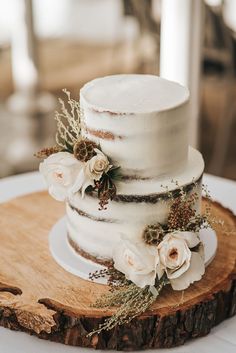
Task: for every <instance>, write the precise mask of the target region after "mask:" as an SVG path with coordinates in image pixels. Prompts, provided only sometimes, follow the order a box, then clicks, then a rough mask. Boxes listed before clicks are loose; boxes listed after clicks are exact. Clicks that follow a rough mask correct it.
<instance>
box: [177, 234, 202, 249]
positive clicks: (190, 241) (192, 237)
mask: <svg viewBox="0 0 236 353" xmlns="http://www.w3.org/2000/svg"><path fill="white" fill-rule="evenodd" d="M175 236H176V237H178V238H180V239H181V238H182V239H184V240H185V241H186V243H187V245H188V247H189V248H190V249H191V248H194V247H195V246H197V245H198V244H199V243H200V239H199V233H198V232H176V233H175Z"/></svg>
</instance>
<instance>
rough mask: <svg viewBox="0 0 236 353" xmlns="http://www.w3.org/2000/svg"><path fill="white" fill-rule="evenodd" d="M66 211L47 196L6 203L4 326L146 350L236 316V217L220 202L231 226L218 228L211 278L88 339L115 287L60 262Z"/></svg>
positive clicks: (1, 243)
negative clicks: (51, 236) (58, 234)
mask: <svg viewBox="0 0 236 353" xmlns="http://www.w3.org/2000/svg"><path fill="white" fill-rule="evenodd" d="M203 207H204V202H203ZM64 212H65V210H64V206H63V204H61V203H57V202H56V201H54V200H53V199H52V198H51V197H50V196H48V194H47V192H38V193H33V194H29V195H26V196H22V197H19V198H16V199H14V200H11V201H9V202H7V203H5V204H2V205H1V206H0V325H1V326H4V327H7V328H10V329H13V330H19V331H24V332H27V333H29V334H32V335H36V336H38V337H39V338H43V339H48V340H51V341H55V342H61V343H64V344H68V345H72V346H82V347H93V348H96V349H114V350H138V349H150V348H160V347H173V346H177V345H181V344H183V343H184V342H185V341H186V340H188V339H191V338H194V337H199V336H204V335H206V334H208V333H209V332H210V330H211V328H212V327H213V326H215V325H217V324H219V323H220V322H221V321H223V320H224V319H226V318H228V317H231V316H233V315H234V314H235V313H236V266H235V261H236V234H235V232H234V231H232V230H233V229H235V228H236V217H235V216H234V215H233V214H232V212H231V211H230V210H228V209H225V208H223V207H222V206H221V205H220V204H219V203H216V202H214V203H213V205H212V213H213V216H215V217H216V218H217V219H221V220H223V221H224V223H225V224H224V226H223V227H222V226H220V225H216V227H215V230H216V232H217V237H218V250H217V254H216V257H215V259H214V260H213V262H212V263H211V264H210V265H209V266H208V267H207V269H206V274H205V276H204V277H203V279H202V280H201V281H199V282H196V283H194V284H193V285H191V286H190V287H189V288H188V289H187V290H186V291H184V293H182V292H177V291H173V290H172V289H171V288H168V287H166V288H164V290H163V292H162V293H161V295H160V297H158V299H157V301H156V302H155V303H154V305H153V306H152V307H151V309H150V310H149V311H147V312H146V313H145V314H143V315H142V316H140V317H138V318H136V319H134V320H133V321H132V322H131V323H130V324H127V325H124V326H119V327H117V328H115V329H113V330H112V331H108V332H102V333H101V334H100V335H94V336H93V337H91V338H88V337H87V333H89V332H91V331H92V330H93V329H94V328H97V327H98V325H99V323H102V322H103V321H104V319H105V318H106V317H108V316H109V315H111V314H112V312H113V310H112V309H109V310H105V309H95V308H92V307H91V304H93V303H94V302H95V301H96V299H97V298H99V297H100V296H101V295H102V294H104V293H106V292H107V291H108V287H107V286H104V285H100V284H96V283H91V282H89V281H85V280H83V279H80V278H78V277H76V276H74V275H72V274H70V273H68V272H66V271H65V270H63V269H62V268H61V267H60V266H59V265H58V264H57V263H56V262H55V261H54V260H53V258H52V256H51V254H50V252H49V248H48V233H49V231H50V229H51V227H52V226H53V225H54V224H55V223H56V221H57V220H58V219H59V218H61V217H62V216H63V214H64ZM224 229H230V232H228V233H225V231H224Z"/></svg>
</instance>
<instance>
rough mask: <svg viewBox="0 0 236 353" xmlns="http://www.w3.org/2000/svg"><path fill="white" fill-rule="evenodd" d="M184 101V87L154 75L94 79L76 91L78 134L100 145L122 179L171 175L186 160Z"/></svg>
mask: <svg viewBox="0 0 236 353" xmlns="http://www.w3.org/2000/svg"><path fill="white" fill-rule="evenodd" d="M188 97H189V92H188V90H187V89H186V88H184V87H182V86H180V85H179V84H177V83H173V82H170V81H167V80H164V79H161V78H160V77H157V76H152V75H115V76H107V77H104V78H100V79H96V80H93V81H91V82H89V83H88V84H86V85H85V86H84V87H83V88H82V89H81V91H80V102H81V107H82V110H83V113H84V123H85V127H84V128H83V129H82V134H83V136H85V137H87V138H88V139H90V140H93V141H95V142H97V143H98V144H100V146H101V149H102V151H103V152H104V153H105V154H106V155H107V156H108V157H109V158H110V159H111V160H112V162H113V163H114V164H116V165H119V166H120V167H121V173H122V174H124V175H131V176H137V177H141V178H152V177H158V176H162V175H164V174H168V173H171V172H175V171H177V170H179V169H181V168H183V167H184V166H185V164H186V161H187V150H188V104H187V101H188ZM94 131H95V132H96V131H102V132H105V133H108V134H110V135H112V134H113V135H114V139H111V138H110V139H106V138H101V137H97V136H95V135H94Z"/></svg>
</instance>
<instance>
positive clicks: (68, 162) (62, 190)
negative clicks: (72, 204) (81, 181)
mask: <svg viewBox="0 0 236 353" xmlns="http://www.w3.org/2000/svg"><path fill="white" fill-rule="evenodd" d="M81 168H82V163H81V162H79V161H78V160H77V159H76V158H75V157H74V156H73V155H72V154H71V153H68V152H58V153H55V154H52V155H51V156H49V157H48V158H46V159H45V160H44V161H43V162H42V163H40V165H39V171H40V173H41V174H42V175H43V176H44V178H45V180H46V183H47V185H48V189H49V194H50V195H51V196H52V197H53V198H54V199H56V200H58V201H65V200H66V199H67V197H68V194H69V191H70V189H71V187H72V186H73V184H74V182H75V180H76V177H77V175H78V173H79V171H80V170H81Z"/></svg>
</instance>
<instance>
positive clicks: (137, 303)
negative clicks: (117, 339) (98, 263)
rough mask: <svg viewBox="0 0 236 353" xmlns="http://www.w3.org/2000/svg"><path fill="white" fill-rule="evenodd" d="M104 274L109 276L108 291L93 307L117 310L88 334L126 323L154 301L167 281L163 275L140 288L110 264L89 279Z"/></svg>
mask: <svg viewBox="0 0 236 353" xmlns="http://www.w3.org/2000/svg"><path fill="white" fill-rule="evenodd" d="M104 276H108V278H109V279H108V283H109V286H110V291H109V293H108V294H107V295H105V296H103V297H102V298H99V299H98V300H97V301H96V303H95V304H94V305H93V307H96V308H111V307H117V310H116V312H115V313H114V314H113V315H112V316H110V317H108V318H107V319H106V320H105V321H104V323H102V324H100V325H99V327H98V329H97V330H94V331H92V332H90V333H89V334H88V336H92V335H94V334H95V333H98V334H99V333H101V331H104V330H105V331H108V330H111V329H113V328H114V327H116V326H117V325H118V326H120V325H124V324H128V323H129V322H131V321H132V320H133V319H134V318H135V317H137V316H139V315H141V314H142V313H144V312H145V311H146V310H147V309H148V308H149V307H150V306H151V305H152V304H153V303H154V302H155V301H156V299H157V297H158V296H159V294H160V292H161V290H162V289H163V287H164V286H165V285H167V284H168V283H169V281H168V279H167V278H166V277H165V276H163V277H162V278H161V280H157V282H156V284H155V286H146V287H145V288H140V287H138V286H136V285H135V284H134V283H132V282H130V281H128V280H127V279H126V278H125V276H124V275H123V274H122V273H120V272H119V271H117V270H115V269H114V268H113V267H112V266H111V267H110V268H109V269H108V270H103V271H101V273H99V272H96V273H95V274H94V275H91V277H90V279H91V278H98V277H104Z"/></svg>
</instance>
